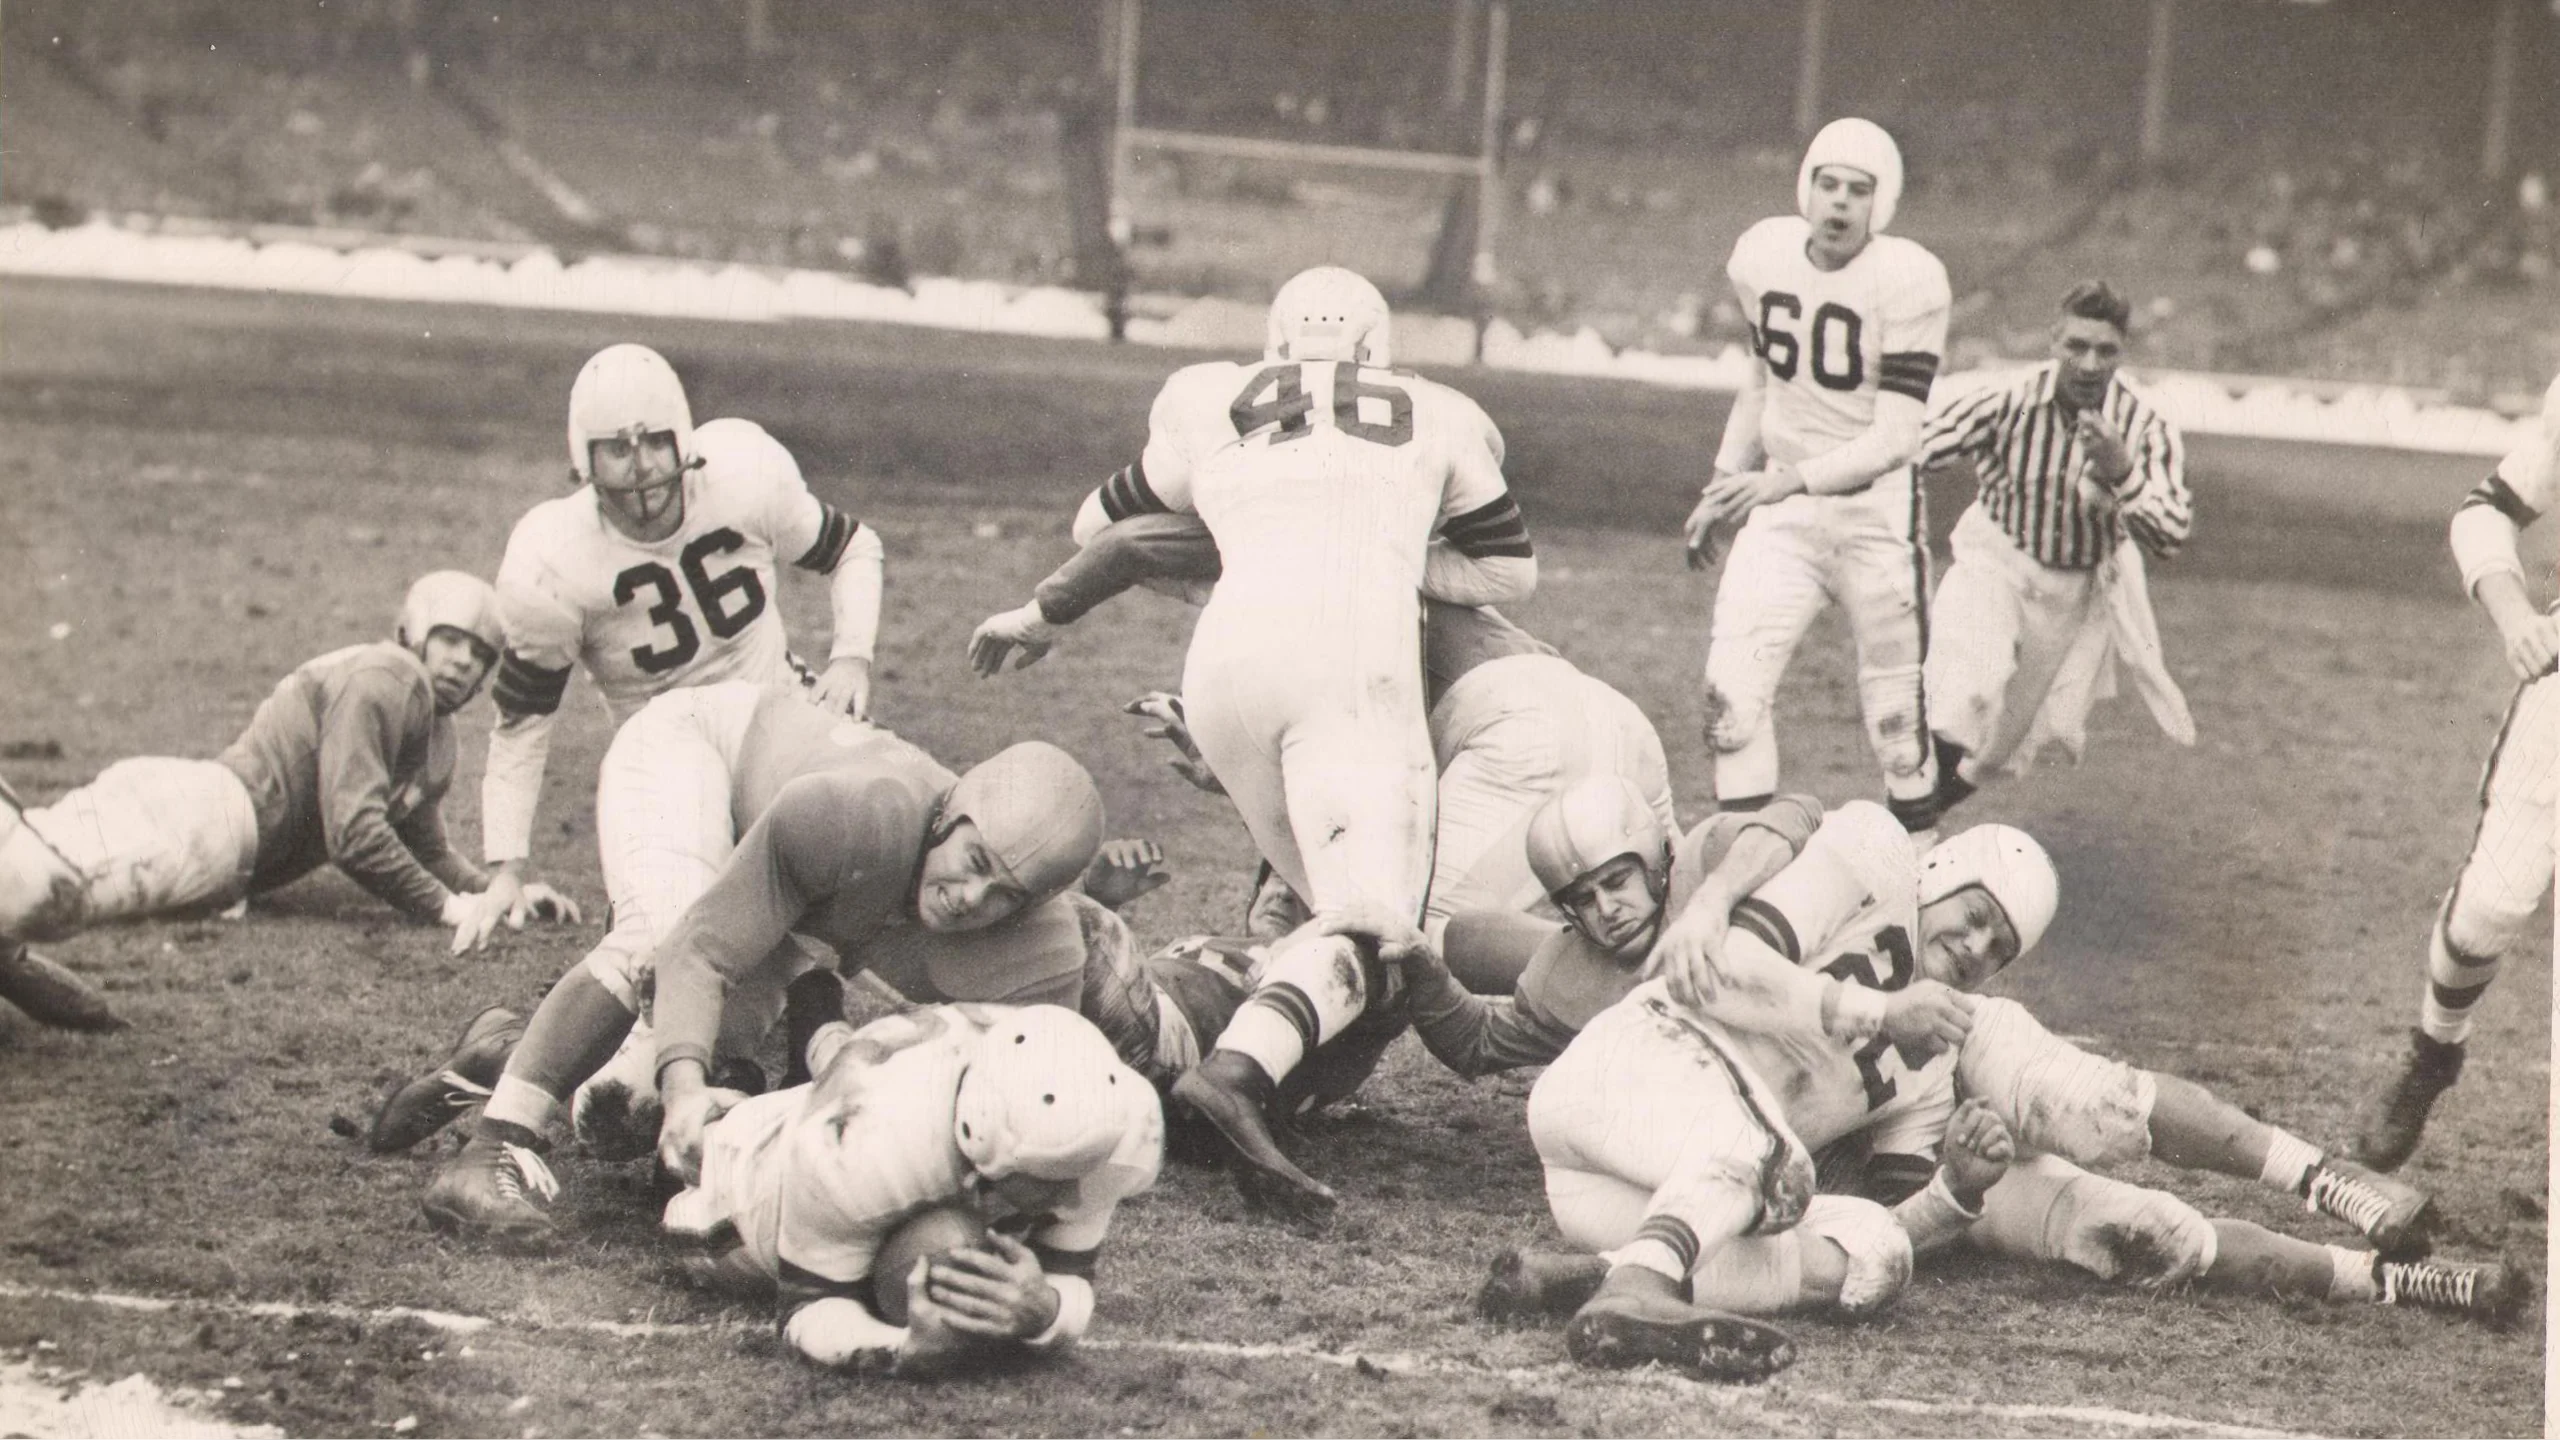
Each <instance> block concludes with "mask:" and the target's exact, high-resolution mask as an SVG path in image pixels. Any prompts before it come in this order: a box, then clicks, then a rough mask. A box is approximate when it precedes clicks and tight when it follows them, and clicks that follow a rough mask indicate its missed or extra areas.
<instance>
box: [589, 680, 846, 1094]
mask: <svg viewBox="0 0 2560 1440" xmlns="http://www.w3.org/2000/svg"><path fill="white" fill-rule="evenodd" d="M763 693H764V692H763V688H762V687H760V686H756V685H752V684H748V683H746V682H743V681H739V682H732V683H728V684H721V685H704V686H696V687H692V688H688V689H683V690H670V691H668V692H667V693H666V694H664V695H661V696H659V697H657V698H656V699H654V700H652V701H650V702H649V703H648V704H647V705H646V706H644V707H642V708H641V710H640V712H639V713H638V714H636V715H634V716H632V717H631V719H630V720H629V721H627V722H626V723H625V724H624V725H623V727H622V728H621V729H620V730H618V731H616V732H614V737H613V744H612V745H611V746H610V747H609V748H608V749H607V750H606V751H605V756H604V764H603V766H602V767H601V769H600V770H599V771H598V772H597V776H596V850H597V858H598V860H599V861H600V862H601V863H602V865H603V868H604V887H605V895H606V897H607V898H608V899H609V900H610V901H611V902H612V906H613V909H612V928H611V929H610V930H609V931H608V932H607V933H606V935H605V937H604V939H603V940H601V941H599V942H597V944H596V947H595V948H594V949H593V950H591V951H589V952H587V957H586V959H585V960H584V961H583V962H581V963H583V964H584V965H585V967H586V970H587V973H588V974H589V975H590V976H592V977H593V978H594V979H595V980H596V982H597V983H598V984H601V985H602V986H604V988H605V989H606V990H607V991H608V992H610V993H611V994H612V995H613V996H614V997H615V998H616V999H618V1000H620V1001H622V1002H623V1003H624V1004H625V1005H628V1006H629V1007H631V1009H632V1011H633V1013H634V1014H636V1015H638V1016H639V1017H640V1020H639V1022H638V1023H637V1024H634V1025H633V1026H632V1027H631V1035H630V1037H629V1038H628V1039H626V1040H625V1041H624V1042H623V1045H622V1048H621V1050H620V1051H618V1052H617V1053H616V1054H615V1055H614V1058H613V1060H612V1061H611V1062H610V1063H609V1064H607V1065H606V1066H605V1068H604V1069H603V1070H601V1071H599V1072H597V1074H596V1075H595V1076H594V1077H593V1078H592V1079H590V1080H588V1081H587V1083H586V1084H585V1085H583V1086H581V1087H579V1093H578V1098H577V1101H576V1109H577V1110H578V1111H580V1112H583V1111H585V1110H586V1109H587V1108H588V1107H590V1106H591V1105H592V1104H593V1103H594V1096H595V1095H596V1094H597V1093H600V1092H601V1090H602V1087H607V1086H619V1087H621V1092H622V1093H628V1094H630V1095H633V1096H645V1095H650V1094H653V1093H654V1092H655V1091H656V1089H657V1054H658V1047H657V1040H656V1037H655V1035H654V1034H653V1033H652V1032H651V1030H650V1027H649V1023H648V1017H649V1013H650V1002H651V1000H652V997H653V993H654V989H655V980H656V968H655V966H656V953H655V952H656V948H657V944H658V941H659V940H660V939H662V938H664V937H665V936H666V934H667V933H668V932H669V931H671V930H673V929H674V928H675V924H676V921H678V920H679V919H681V918H683V916H684V913H685V911H686V909H687V908H688V907H690V906H691V905H692V904H693V902H694V900H695V899H696V898H697V897H699V896H700V895H701V894H702V892H703V891H704V890H706V889H709V888H710V885H711V881H712V879H713V878H714V877H715V876H717V875H718V874H719V873H720V868H721V866H723V865H724V864H726V863H727V862H728V859H729V854H730V852H731V851H732V850H734V849H736V848H737V843H738V832H737V829H736V827H735V822H734V821H733V820H732V819H731V811H730V805H731V800H732V795H733V786H734V781H735V776H736V774H737V768H738V755H739V752H740V750H741V749H742V747H743V746H744V745H745V743H746V737H747V729H748V726H749V725H750V724H752V723H753V721H754V720H755V714H756V705H757V702H758V700H759V699H760V698H761V697H762V695H763ZM784 949H785V950H787V951H789V952H790V953H789V954H788V955H787V956H784V957H781V958H783V959H784V960H785V962H786V963H783V964H773V963H767V964H764V965H760V966H758V967H756V970H755V973H754V974H753V975H752V976H751V977H749V978H748V979H746V980H743V981H740V982H738V983H736V984H734V985H732V986H731V988H730V991H729V995H728V999H727V1002H726V1003H725V1004H724V1005H723V1006H722V1009H721V1018H720V1041H719V1053H720V1054H722V1055H753V1054H754V1053H755V1052H756V1047H757V1046H758V1045H759V1044H760V1043H761V1042H762V1041H763V1039H764V1036H765V1033H766V1032H767V1031H768V1030H770V1029H772V1028H773V1024H774V1022H775V1021H776V1020H778V1019H779V1018H781V1015H782V992H783V988H784V987H785V986H787V985H788V984H789V983H790V982H791V981H792V980H793V979H795V978H797V977H798V976H799V975H800V974H801V973H802V972H804V971H806V970H808V969H809V968H810V967H811V966H812V965H813V964H815V963H816V961H815V960H814V959H812V958H811V957H810V956H809V955H808V954H807V953H805V952H804V951H802V950H801V948H800V947H799V946H798V945H797V944H795V943H793V942H788V941H786V942H785V945H784Z"/></svg>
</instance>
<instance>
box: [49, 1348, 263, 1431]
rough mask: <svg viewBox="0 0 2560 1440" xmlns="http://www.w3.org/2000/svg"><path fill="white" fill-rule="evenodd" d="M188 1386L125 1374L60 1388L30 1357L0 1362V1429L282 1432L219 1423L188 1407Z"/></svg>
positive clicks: (213, 1417) (253, 1426)
mask: <svg viewBox="0 0 2560 1440" xmlns="http://www.w3.org/2000/svg"><path fill="white" fill-rule="evenodd" d="M192 1398H193V1397H192V1395H191V1394H190V1393H189V1392H180V1393H179V1394H176V1395H172V1394H170V1393H168V1392H166V1391H164V1390H162V1389H161V1388H160V1387H159V1386H157V1385H155V1384H153V1383H151V1380H150V1378H149V1377H147V1376H143V1375H127V1376H126V1377H124V1378H123V1379H121V1380H118V1381H117V1382H115V1383H114V1384H112V1385H99V1384H95V1383H92V1382H87V1381H82V1382H80V1383H77V1384H74V1385H73V1386H71V1387H70V1388H69V1389H67V1390H66V1389H65V1388H64V1387H63V1385H62V1383H61V1382H59V1381H56V1380H48V1379H46V1378H45V1377H44V1375H43V1373H42V1371H41V1370H40V1369H39V1367H38V1366H37V1365H36V1364H35V1363H34V1362H33V1361H20V1362H16V1363H12V1364H6V1365H0V1435H25V1436H29V1437H31V1440H56V1437H60V1440H87V1437H91V1436H135V1437H152V1440H161V1437H167V1440H181V1437H188V1440H192V1437H197V1436H204V1437H231V1436H256V1437H261V1440H264V1437H268V1436H278V1437H280V1436H282V1435H283V1434H284V1432H283V1431H281V1430H278V1429H276V1428H275V1427H274V1426H272V1425H252V1426H247V1427H242V1426H237V1425H230V1424H225V1423H224V1422H223V1421H222V1420H221V1419H220V1418H219V1417H217V1416H213V1415H208V1414H205V1413H204V1412H202V1411H199V1410H195V1409H191V1408H189V1407H188V1405H187V1404H186V1403H184V1402H186V1401H188V1400H191V1399H192Z"/></svg>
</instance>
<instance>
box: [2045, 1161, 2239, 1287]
mask: <svg viewBox="0 0 2560 1440" xmlns="http://www.w3.org/2000/svg"><path fill="white" fill-rule="evenodd" d="M2047 1226H2048V1228H2047V1234H2048V1236H2049V1237H2050V1239H2051V1241H2052V1243H2053V1249H2054V1252H2055V1254H2054V1258H2055V1259H2059V1260H2062V1261H2064V1262H2066V1263H2068V1264H2072V1265H2076V1266H2078V1267H2080V1268H2081V1269H2083V1270H2086V1271H2088V1272H2089V1273H2090V1274H2092V1275H2095V1276H2097V1277H2098V1278H2100V1279H2102V1280H2121V1281H2124V1282H2126V1283H2128V1284H2134V1285H2141V1286H2144V1287H2146V1288H2158V1287H2162V1286H2169V1285H2182V1284H2184V1283H2186V1282H2187V1281H2190V1280H2193V1279H2194V1278H2196V1277H2197V1276H2198V1275H2201V1274H2203V1273H2204V1272H2205V1271H2206V1270H2207V1269H2209V1268H2210V1267H2211V1266H2212V1264H2213V1260H2214V1252H2215V1251H2216V1250H2217V1249H2218V1248H2219V1244H2218V1241H2217V1239H2216V1237H2215V1235H2214V1231H2213V1223H2212V1222H2211V1221H2209V1220H2207V1219H2205V1218H2204V1216H2202V1215H2201V1214H2198V1213H2197V1211H2196V1208H2195V1207H2194V1206H2192V1205H2189V1204H2188V1203H2187V1202H2185V1201H2184V1200H2181V1199H2179V1198H2178V1197H2177V1196H2175V1195H2171V1194H2169V1193H2168V1192H2166V1191H2163V1190H2150V1189H2145V1188H2144V1187H2142V1186H2139V1185H2128V1184H2126V1183H2125V1182H2124V1181H2121V1180H2113V1179H2109V1178H2108V1177H2106V1176H2104V1175H2082V1176H2079V1177H2077V1178H2075V1179H2073V1180H2072V1181H2071V1182H2070V1183H2069V1184H2068V1185H2067V1186H2066V1187H2065V1188H2064V1190H2063V1193H2062V1196H2061V1198H2060V1201H2059V1203H2058V1204H2056V1205H2055V1207H2054V1210H2053V1213H2052V1216H2051V1218H2050V1219H2049V1220H2048V1222H2047Z"/></svg>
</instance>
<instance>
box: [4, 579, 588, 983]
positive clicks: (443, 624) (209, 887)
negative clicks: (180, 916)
mask: <svg viewBox="0 0 2560 1440" xmlns="http://www.w3.org/2000/svg"><path fill="white" fill-rule="evenodd" d="M505 643H506V631H505V629H504V627H503V626H502V625H501V624H500V623H499V619H498V597H497V595H496V593H495V592H493V591H492V590H491V589H490V588H489V585H488V582H487V581H484V580H482V579H480V578H479V577H478V576H476V575H465V574H462V573H460V572H459V571H453V570H439V571H436V572H435V573H433V574H430V575H424V576H421V577H419V579H418V580H417V582H416V583H415V584H413V585H411V586H410V587H409V593H408V595H407V597H406V598H405V599H404V600H403V601H402V602H401V606H400V619H399V627H398V630H397V632H396V636H395V638H394V639H393V640H390V641H381V642H376V643H373V644H368V645H351V646H348V647H347V648H345V649H343V650H333V651H330V652H329V653H328V654H326V655H323V656H320V657H319V658H318V659H316V660H312V661H310V662H308V663H306V664H304V665H303V666H302V667H301V668H300V669H297V670H295V671H294V672H293V673H292V674H290V675H287V676H286V677H285V678H284V680H283V682H282V683H280V684H278V685H277V686H276V688H275V693H274V694H272V695H269V696H268V697H267V699H266V701H265V702H264V703H263V704H261V705H260V706H259V707H258V713H257V714H256V715H254V716H252V717H251V718H250V721H249V728H248V729H247V730H245V731H243V732H242V733H241V736H240V738H239V739H238V740H235V741H233V742H232V744H231V748H230V749H228V750H225V751H223V752H222V755H221V757H220V758H219V759H214V760H175V759H162V758H156V757H153V758H144V759H134V760H124V761H119V762H117V763H116V764H114V765H110V766H108V767H107V769H106V770H105V771H104V772H103V773H102V774H100V775H99V776H98V778H97V779H95V780H92V781H90V782H89V783H88V784H86V785H83V786H81V787H80V788H79V789H77V790H74V791H72V792H71V793H70V794H68V795H65V796H63V797H62V798H61V799H59V800H57V801H55V802H54V803H52V804H51V805H46V806H41V807H38V808H34V809H29V808H27V807H25V806H24V805H22V804H20V803H19V801H18V797H17V796H16V795H15V794H14V793H12V792H11V791H10V790H9V789H8V787H7V786H5V785H0V999H6V1000H9V1001H11V1002H12V1003H14V1004H16V1005H17V1006H18V1007H19V1008H21V1009H23V1010H25V1011H26V1012H27V1013H28V1014H29V1015H31V1016H33V1017H34V1018H35V1019H38V1020H41V1021H43V1022H45V1023H47V1024H50V1025H57V1026H61V1027H64V1028H68V1029H78V1030H112V1029H118V1028H121V1027H122V1026H123V1024H124V1022H123V1021H122V1020H121V1019H119V1018H117V1016H116V1014H115V1012H114V1011H113V1010H111V1009H109V1008H108V1006H107V1004H106V1001H105V999H104V998H103V997H101V996H99V995H98V994H96V993H95V992H94V991H92V990H91V989H89V987H88V986H87V985H86V984H85V983H84V982H82V981H81V980H79V978H78V977H76V976H74V975H72V974H71V973H70V972H69V971H67V970H64V969H63V968H62V967H60V966H58V965H56V964H54V963H53V962H52V961H50V960H47V959H45V958H44V957H42V956H39V955H36V954H33V953H32V952H30V951H29V950H28V949H27V948H26V945H27V942H28V941H31V940H32V941H47V940H59V939H63V938H65V937H67V936H70V935H73V934H76V933H78V932H79V931H81V930H85V929H87V928H89V927H90V926H92V925H100V924H105V923H107V922H109V921H114V920H135V919H141V918H143V917H145V916H150V915H164V914H169V913H172V912H180V911H190V910H206V909H218V908H220V907H222V906H224V905H228V904H230V903H231V902H232V901H234V900H238V899H240V898H241V897H242V896H245V895H254V894H260V893H263V892H265V891H268V890H273V889H275V888H277V887H278V886H281V885H285V884H288V883H290V882H292V881H293V880H296V879H298V878H300V877H301V876H303V875H305V874H307V873H309V872H310V871H311V870H313V869H315V868H317V867H318V866H319V865H320V864H321V863H322V862H323V861H327V862H330V863H333V864H335V865H336V866H337V867H338V868H339V869H341V870H343V871H345V872H346V873H347V877H348V878H349V879H351V880H353V881H355V882H356V883H357V884H359V885H361V886H363V887H364V888H365V889H366V890H368V891H370V892H371V893H372V894H374V895H375V896H377V897H379V898H380V899H381V900H383V901H384V902H385V903H387V904H389V905H391V906H393V907H394V908H396V909H398V910H400V911H401V912H402V913H403V914H406V915H410V916H412V917H414V918H416V919H419V920H433V921H439V922H441V923H443V924H447V925H453V924H459V923H461V922H462V921H463V920H464V919H465V918H466V913H467V912H468V911H469V910H470V909H471V908H472V905H473V898H474V897H475V895H476V894H477V893H478V892H479V891H480V889H481V887H482V886H483V885H485V884H486V883H488V877H487V876H485V875H483V874H482V873H481V872H480V870H479V868H478V867H476V866H474V865H473V864H472V863H471V862H470V861H468V860H466V859H464V858H463V857H462V856H460V855H458V854H456V853H455V852H454V849H453V847H452V846H451V845H450V844H448V843H447V842H446V840H445V833H444V812H443V808H442V806H443V801H444V794H445V791H446V789H447V788H448V787H449V786H451V785H452V783H453V768H454V735H453V721H452V719H451V716H452V715H453V712H454V711H456V710H459V709H461V708H462V707H463V706H464V705H466V704H468V703H469V702H470V700H471V697H472V696H473V695H476V694H478V693H479V691H480V684H481V682H482V681H483V680H485V679H487V678H488V674H489V669H490V667H491V666H493V665H495V664H496V663H497V661H498V653H499V651H500V649H501V648H502V647H503V646H504V645H505ZM525 899H526V901H527V903H528V904H529V905H530V906H531V907H532V908H533V909H534V910H535V911H536V912H537V913H538V914H540V915H541V916H543V917H544V918H550V917H553V916H555V915H564V916H566V917H568V918H570V919H575V918H576V911H575V909H574V908H573V907H570V906H569V905H568V904H567V903H566V902H565V901H563V900H561V899H560V898H559V897H558V896H556V895H553V894H552V893H551V892H550V890H549V889H547V888H546V887H542V886H533V887H530V888H529V889H528V890H527V892H526V895H525Z"/></svg>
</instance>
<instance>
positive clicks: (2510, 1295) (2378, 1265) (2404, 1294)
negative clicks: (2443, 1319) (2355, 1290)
mask: <svg viewBox="0 0 2560 1440" xmlns="http://www.w3.org/2000/svg"><path fill="white" fill-rule="evenodd" d="M2373 1281H2374V1284H2375V1285H2376V1286H2377V1287H2378V1288H2379V1289H2380V1291H2381V1294H2380V1295H2379V1296H2378V1297H2376V1298H2378V1299H2379V1300H2380V1301H2381V1302H2382V1303H2383V1304H2385V1305H2416V1306H2421V1307H2423V1308H2425V1309H2429V1310H2450V1311H2453V1312H2454V1313H2456V1314H2459V1315H2467V1316H2469V1317H2471V1318H2472V1319H2475V1320H2479V1321H2481V1322H2483V1323H2485V1324H2487V1325H2489V1326H2490V1327H2491V1328H2493V1329H2498V1330H2504V1329H2506V1328H2507V1327H2508V1326H2510V1325H2513V1324H2515V1323H2516V1321H2517V1319H2518V1318H2520V1317H2521V1316H2522V1315H2523V1314H2524V1311H2525V1307H2526V1306H2528V1305H2530V1304H2532V1303H2533V1277H2532V1276H2531V1275H2530V1274H2527V1273H2526V1272H2525V1270H2524V1269H2523V1268H2522V1267H2521V1266H2516V1265H2511V1264H2508V1263H2507V1262H2506V1261H2503V1260H2493V1261H2490V1262H2488V1263H2487V1264H2479V1265H2470V1264H2463V1263H2460V1262H2458V1261H2452V1260H2412V1261H2397V1260H2383V1259H2379V1258H2377V1259H2376V1260H2375V1261H2374V1265H2373Z"/></svg>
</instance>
